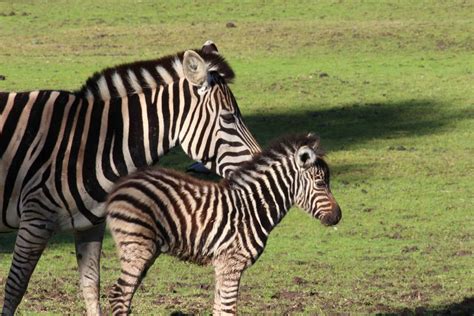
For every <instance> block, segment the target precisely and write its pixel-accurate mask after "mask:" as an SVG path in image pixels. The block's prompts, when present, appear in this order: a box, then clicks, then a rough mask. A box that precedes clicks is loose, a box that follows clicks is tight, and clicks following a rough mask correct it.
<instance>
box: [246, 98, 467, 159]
mask: <svg viewBox="0 0 474 316" xmlns="http://www.w3.org/2000/svg"><path fill="white" fill-rule="evenodd" d="M294 108H297V109H298V110H292V111H291V112H289V111H288V112H286V113H266V112H262V113H258V114H253V115H245V113H244V119H245V122H246V123H247V125H248V126H249V129H250V131H251V132H252V133H253V134H254V135H255V136H256V138H257V140H258V141H259V143H260V144H261V145H262V146H265V145H266V144H267V143H268V142H269V141H270V140H271V139H274V138H275V137H277V136H279V135H282V134H287V133H298V132H305V131H310V132H314V133H316V134H318V135H320V136H321V140H322V144H323V145H324V146H325V147H326V149H328V150H329V151H337V150H348V149H352V148H357V147H361V146H364V144H366V143H368V142H372V141H374V140H379V139H391V140H397V139H400V138H407V137H412V136H416V137H419V136H424V135H430V134H435V133H438V132H441V131H443V129H446V128H448V127H451V126H453V125H454V124H455V123H457V122H459V121H460V120H466V119H469V117H471V118H472V117H473V115H474V109H470V110H469V113H467V110H466V109H464V110H463V111H459V110H457V109H455V107H453V106H452V105H451V104H444V103H439V102H437V101H435V100H402V101H398V102H386V103H354V104H341V105H340V106H337V107H331V108H327V109H323V108H322V107H321V106H318V105H314V106H302V107H294Z"/></svg>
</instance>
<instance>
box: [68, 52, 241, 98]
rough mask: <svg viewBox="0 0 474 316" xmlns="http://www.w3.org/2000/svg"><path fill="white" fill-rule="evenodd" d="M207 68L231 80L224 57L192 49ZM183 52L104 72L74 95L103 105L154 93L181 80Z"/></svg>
mask: <svg viewBox="0 0 474 316" xmlns="http://www.w3.org/2000/svg"><path fill="white" fill-rule="evenodd" d="M194 51H195V52H197V53H198V54H199V55H200V56H201V57H202V58H203V59H204V61H205V62H206V64H207V65H208V70H209V72H217V73H218V74H219V75H220V76H221V77H222V78H223V79H224V80H225V81H226V82H228V83H230V82H232V80H233V79H234V77H235V75H234V71H233V70H232V68H231V67H230V65H229V64H228V63H227V62H226V60H225V59H224V57H222V56H221V55H219V54H217V53H212V52H211V53H206V52H203V50H202V49H195V50H194ZM183 56H184V52H179V53H177V54H174V55H169V56H165V57H162V58H159V59H154V60H145V61H138V62H133V63H127V64H123V65H119V66H115V67H110V68H106V69H104V70H102V71H100V72H97V73H95V74H94V75H93V76H92V77H90V78H89V79H87V81H86V83H85V84H84V85H83V86H82V88H81V89H80V90H78V91H76V92H75V93H76V95H78V96H81V97H85V98H90V97H94V98H95V99H100V100H103V101H106V100H108V99H111V98H117V97H124V96H130V95H133V94H137V93H142V92H143V91H145V90H147V89H155V88H157V87H159V86H161V85H168V84H170V83H171V82H174V81H176V80H179V79H180V78H182V77H184V72H183Z"/></svg>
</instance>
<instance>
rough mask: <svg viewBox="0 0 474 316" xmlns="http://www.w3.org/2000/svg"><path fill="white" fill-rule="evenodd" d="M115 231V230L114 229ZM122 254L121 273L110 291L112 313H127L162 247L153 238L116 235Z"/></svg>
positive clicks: (119, 250)
mask: <svg viewBox="0 0 474 316" xmlns="http://www.w3.org/2000/svg"><path fill="white" fill-rule="evenodd" d="M112 233H113V231H112ZM114 239H115V243H116V245H117V248H118V252H119V256H120V265H121V274H120V277H119V279H118V280H117V282H116V283H115V284H114V286H113V287H112V289H111V291H110V293H109V301H110V307H111V309H112V315H127V314H128V313H129V312H130V305H131V302H132V298H133V295H134V294H135V291H136V290H137V288H138V286H139V285H140V283H141V281H142V280H143V278H144V277H145V275H146V272H147V271H148V269H149V268H150V267H151V266H152V265H153V263H154V262H155V259H156V258H157V257H158V256H159V254H160V253H159V251H157V249H160V248H159V246H158V245H156V244H155V242H154V241H153V240H151V239H141V238H140V239H139V240H134V237H130V239H127V237H125V239H123V240H122V241H121V238H120V237H118V236H116V235H115V236H114Z"/></svg>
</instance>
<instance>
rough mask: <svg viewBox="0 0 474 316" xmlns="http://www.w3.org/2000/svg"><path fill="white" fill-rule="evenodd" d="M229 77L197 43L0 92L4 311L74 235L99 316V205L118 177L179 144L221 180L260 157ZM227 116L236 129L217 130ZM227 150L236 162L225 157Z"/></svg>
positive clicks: (91, 310)
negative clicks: (45, 87) (49, 252)
mask: <svg viewBox="0 0 474 316" xmlns="http://www.w3.org/2000/svg"><path fill="white" fill-rule="evenodd" d="M186 56H187V57H186ZM185 57H186V58H185ZM208 67H209V68H210V67H214V68H216V67H217V69H218V73H220V74H224V77H222V76H220V75H218V74H217V72H216V71H214V72H211V71H209V68H208ZM196 69H198V70H199V71H200V73H196V71H197V70H196ZM233 76H234V74H233V71H232V69H231V68H230V66H229V65H228V64H227V63H226V62H225V60H224V59H223V58H222V57H221V56H220V55H217V54H215V53H210V52H209V49H208V48H206V47H204V48H203V50H197V51H187V52H186V53H184V52H183V53H178V54H177V55H174V56H168V57H164V58H161V59H158V60H154V61H147V62H137V63H133V64H127V65H122V66H118V67H115V68H110V69H106V70H104V71H102V72H100V73H98V74H95V75H94V76H93V77H91V78H90V79H89V80H88V81H87V83H86V85H85V86H84V87H83V88H82V89H81V90H79V91H77V92H74V93H72V92H66V91H34V92H20V93H3V92H2V93H0V109H1V113H2V115H1V121H0V124H1V125H0V130H1V133H2V137H1V138H0V180H1V182H0V201H1V204H0V214H1V216H0V232H6V231H11V230H15V229H19V232H18V243H17V244H16V246H15V251H14V255H13V261H12V266H11V269H10V274H9V277H8V279H7V282H6V286H5V293H6V295H5V302H4V305H3V311H2V313H3V314H7V315H10V314H12V313H14V311H15V310H16V308H17V306H18V304H19V303H20V300H21V298H22V296H23V294H24V292H25V290H26V287H27V284H28V280H29V278H30V276H31V273H32V272H33V269H34V266H35V265H36V262H37V261H38V259H39V257H40V256H41V252H42V251H43V249H44V247H45V245H46V243H47V241H48V239H49V238H50V236H51V234H52V232H55V231H59V230H73V231H74V232H75V237H76V250H77V251H76V252H77V258H78V264H79V270H80V274H81V286H82V288H83V294H84V297H85V299H86V306H87V309H88V314H97V313H99V311H100V309H99V305H98V264H99V254H100V248H101V241H102V235H103V229H104V216H105V215H104V205H105V204H104V201H105V198H106V195H107V193H108V192H109V191H110V190H111V188H112V186H113V184H114V183H115V182H116V181H117V180H118V179H119V178H120V177H122V176H124V175H127V174H129V173H131V172H133V171H135V170H137V169H138V168H142V167H144V166H149V165H152V164H154V163H156V162H157V161H158V159H159V157H160V156H162V155H164V154H165V153H166V152H167V151H168V150H170V149H171V148H173V147H175V146H176V145H178V144H181V146H182V147H183V150H184V151H185V152H186V153H187V154H188V155H189V156H190V157H192V158H193V159H195V160H198V161H202V162H203V163H204V164H205V165H206V167H208V168H211V169H212V170H214V171H215V172H217V173H218V174H220V175H223V176H228V175H229V174H231V172H232V171H234V170H235V169H236V168H237V166H238V165H239V164H240V163H241V161H242V159H244V160H248V159H250V158H251V157H252V155H253V154H254V153H256V152H259V151H260V148H259V146H258V145H257V143H256V142H255V139H254V138H253V136H252V135H251V134H250V132H249V131H248V129H247V127H246V126H245V124H244V123H243V121H242V119H241V116H240V113H239V111H238V106H237V103H236V102H235V100H234V98H233V96H232V95H231V94H232V92H231V91H230V89H229V88H228V86H227V83H228V82H230V81H231V80H232V78H233ZM199 78H201V79H202V78H203V79H204V81H199V80H198V79H199ZM202 87H205V88H206V89H202ZM228 94H230V95H228ZM229 100H232V102H229ZM229 111H232V113H234V114H233V115H234V116H235V124H234V126H233V128H232V127H231V128H226V129H224V128H223V125H224V119H223V118H222V116H223V114H227V112H229ZM202 122H205V124H203V123H202ZM196 140H198V141H196ZM232 147H238V150H239V152H240V153H241V155H242V157H239V158H237V159H236V157H234V156H233V155H232V154H228V153H227V151H229V152H230V150H229V149H230V148H232ZM229 164H230V166H231V168H228V165H229ZM98 226H100V228H97V227H98ZM32 236H36V237H35V238H33V237H32ZM20 240H21V243H20ZM29 241H31V244H29V243H28V242H29ZM18 247H22V248H21V251H20V250H18V249H17V248H18ZM18 276H19V277H18Z"/></svg>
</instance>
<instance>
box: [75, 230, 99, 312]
mask: <svg viewBox="0 0 474 316" xmlns="http://www.w3.org/2000/svg"><path fill="white" fill-rule="evenodd" d="M104 231H105V222H103V223H101V224H99V225H96V226H93V227H92V228H90V229H87V230H84V231H77V232H76V233H75V242H76V258H77V265H78V267H79V275H80V282H81V289H82V295H83V297H84V300H85V303H86V309H87V315H89V316H92V315H100V314H101V311H100V303H99V293H100V253H101V251H102V240H103V238H104Z"/></svg>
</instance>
